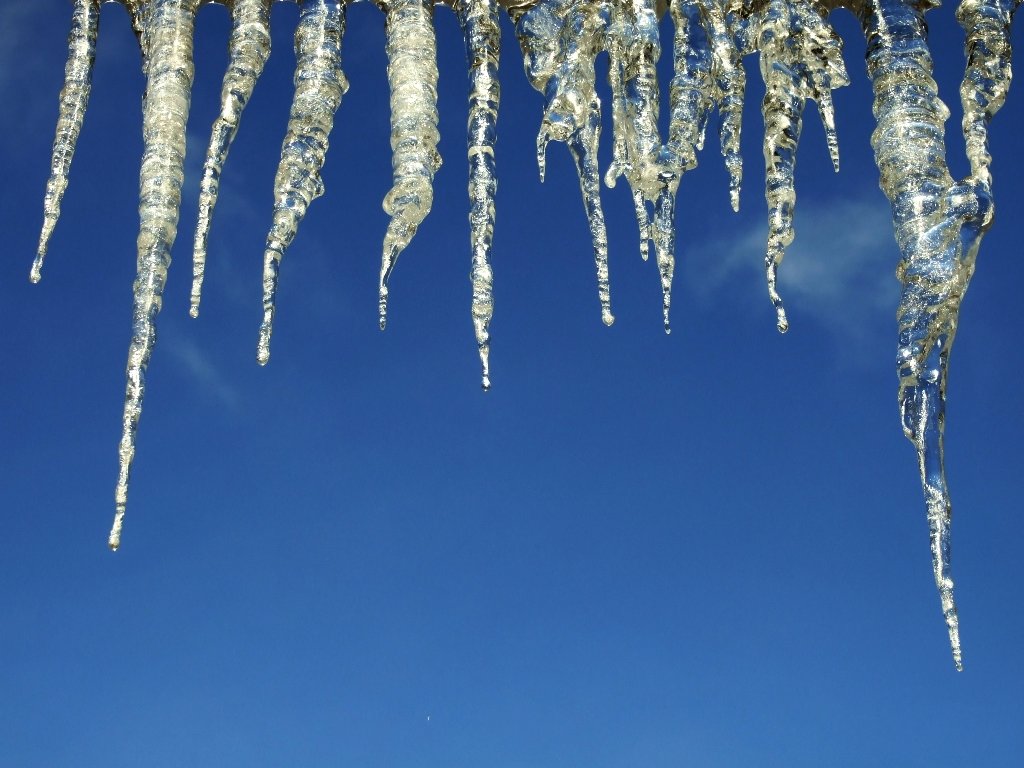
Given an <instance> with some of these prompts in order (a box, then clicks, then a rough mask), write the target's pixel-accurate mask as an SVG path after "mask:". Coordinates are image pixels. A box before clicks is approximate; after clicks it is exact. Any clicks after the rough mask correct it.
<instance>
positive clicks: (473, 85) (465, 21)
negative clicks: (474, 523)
mask: <svg viewBox="0 0 1024 768" xmlns="http://www.w3.org/2000/svg"><path fill="white" fill-rule="evenodd" d="M456 11H457V12H458V15H459V21H460V23H461V24H462V29H463V33H464V35H465V38H466V53H467V55H468V57H469V65H470V93H469V152H468V157H469V199H470V212H469V223H470V242H471V246H472V252H473V266H472V273H471V279H472V283H473V307H472V315H473V330H474V332H475V333H476V344H477V349H478V350H479V352H480V364H481V366H482V368H483V388H484V389H485V390H486V389H490V388H491V378H490V361H489V359H490V333H489V330H488V329H489V326H490V322H491V317H492V315H493V314H494V297H493V291H492V289H493V281H494V276H493V274H492V271H491V264H490V253H491V241H492V240H493V237H494V212H495V207H494V194H495V191H496V189H497V185H498V181H497V177H496V176H495V172H494V142H495V140H496V138H497V119H498V102H499V100H500V97H501V86H500V84H499V83H498V54H499V52H500V50H501V27H500V26H499V17H498V4H497V0H459V2H458V5H457V6H456Z"/></svg>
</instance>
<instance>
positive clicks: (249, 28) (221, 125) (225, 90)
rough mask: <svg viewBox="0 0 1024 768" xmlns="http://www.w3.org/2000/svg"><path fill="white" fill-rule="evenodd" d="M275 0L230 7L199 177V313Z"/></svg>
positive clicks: (247, 0)
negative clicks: (219, 209) (224, 187)
mask: <svg viewBox="0 0 1024 768" xmlns="http://www.w3.org/2000/svg"><path fill="white" fill-rule="evenodd" d="M272 2H273V0H234V5H233V6H232V8H231V37H230V39H229V40H228V55H229V57H230V58H229V61H228V71H227V72H226V73H225V75H224V84H223V86H222V87H221V96H220V115H218V116H217V119H216V120H215V121H214V123H213V130H212V131H211V133H210V146H209V148H208V149H207V150H206V162H205V163H204V164H203V178H202V181H200V182H199V218H198V221H197V223H196V236H195V245H194V248H193V253H192V298H191V308H190V310H189V314H191V315H192V317H198V316H199V301H200V298H201V296H202V291H203V276H204V275H205V273H206V246H207V241H208V239H209V236H210V223H211V220H212V217H213V209H214V206H216V205H217V193H218V191H219V189H220V174H221V170H222V169H223V167H224V162H225V161H226V160H227V157H228V150H229V149H230V148H231V142H232V141H234V139H235V134H236V133H238V124H239V121H240V120H241V119H242V110H244V109H245V105H246V104H247V103H248V102H249V98H250V97H251V96H252V92H253V89H254V88H255V87H256V81H257V80H258V79H259V76H260V74H261V73H262V72H263V67H264V65H265V64H266V63H267V58H268V57H269V56H270V5H271V3H272Z"/></svg>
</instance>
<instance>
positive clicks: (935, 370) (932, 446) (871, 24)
mask: <svg viewBox="0 0 1024 768" xmlns="http://www.w3.org/2000/svg"><path fill="white" fill-rule="evenodd" d="M928 7H930V6H929V4H928V3H927V2H925V1H923V0H922V1H921V2H912V1H911V0H874V2H873V5H872V6H871V7H869V8H867V9H866V10H865V12H864V15H863V18H862V23H863V25H864V29H865V33H866V34H867V37H868V53H867V63H868V74H869V75H870V77H871V80H872V82H873V85H874V89H875V103H874V114H875V118H876V119H877V121H878V126H877V127H876V129H875V132H874V134H873V135H872V138H871V143H872V145H873V146H874V149H875V160H876V162H877V164H878V168H879V171H880V172H881V182H880V183H881V187H882V190H883V191H884V192H885V194H886V196H887V197H888V198H889V201H890V203H891V204H892V212H893V223H894V227H895V230H896V242H897V244H898V245H899V248H900V252H901V254H902V259H901V262H900V265H899V269H898V270H897V274H898V276H899V278H900V281H901V282H902V284H903V292H902V297H901V299H900V306H899V310H898V313H897V317H898V320H899V347H898V355H897V368H898V372H899V378H900V387H899V403H900V411H901V414H902V419H903V430H904V432H905V434H906V435H907V437H908V438H909V439H910V440H911V442H912V443H913V444H914V447H915V449H916V450H917V460H918V469H919V470H920V473H921V483H922V486H923V488H924V495H925V502H926V506H927V511H928V525H929V533H930V539H931V553H932V566H933V570H934V575H935V583H936V586H937V587H938V589H939V596H940V598H941V603H942V612H943V615H944V617H945V620H946V626H947V629H948V631H949V640H950V645H951V647H952V650H953V661H954V663H955V664H956V667H957V669H962V662H961V650H960V635H959V624H958V620H957V610H956V603H955V601H954V599H953V579H952V576H951V573H950V520H951V510H952V508H951V505H950V499H949V492H948V489H947V487H946V477H945V468H944V461H943V438H942V432H943V427H944V423H945V407H946V381H947V377H948V372H949V353H950V349H951V347H952V345H953V338H954V336H955V334H956V328H957V316H958V313H959V309H960V302H961V300H962V299H963V295H964V291H966V290H967V285H968V282H969V281H970V278H971V274H972V272H973V270H974V261H975V257H976V255H977V251H978V247H979V245H980V243H981V237H982V235H983V234H984V232H985V230H986V229H987V228H988V226H989V225H990V223H991V221H992V200H991V197H990V195H989V192H988V185H987V184H985V183H984V182H980V181H978V180H976V179H968V180H967V182H963V183H954V182H953V180H952V178H951V177H950V175H949V170H948V169H947V167H946V162H945V144H944V137H943V124H944V123H945V121H946V119H947V118H948V116H949V110H948V109H946V105H945V104H943V103H942V101H941V100H940V99H939V96H938V89H937V86H936V84H935V81H934V79H933V78H932V58H931V54H930V52H929V50H928V44H927V41H926V29H927V28H926V26H925V23H924V11H925V10H927V8H928Z"/></svg>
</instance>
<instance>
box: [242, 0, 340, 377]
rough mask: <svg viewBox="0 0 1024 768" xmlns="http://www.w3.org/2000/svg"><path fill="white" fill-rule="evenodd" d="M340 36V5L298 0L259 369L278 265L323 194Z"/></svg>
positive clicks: (265, 353)
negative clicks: (292, 83)
mask: <svg viewBox="0 0 1024 768" xmlns="http://www.w3.org/2000/svg"><path fill="white" fill-rule="evenodd" d="M344 34H345V6H344V4H343V3H340V2H338V0H303V3H302V9H301V12H300V17H299V26H298V27H297V28H296V30H295V95H294V97H293V99H292V107H291V113H290V115H289V117H288V128H287V131H286V133H285V137H284V143H283V144H282V146H281V162H280V164H279V165H278V167H277V175H276V176H275V178H274V219H273V223H272V225H271V227H270V232H268V233H267V247H266V250H265V251H264V254H263V323H262V324H261V325H260V338H259V345H258V347H257V350H256V359H257V361H258V362H259V364H260V365H266V363H267V362H268V361H269V360H270V335H271V333H272V331H273V327H274V313H275V309H276V298H277V280H278V273H279V271H280V268H281V259H282V258H283V257H284V252H285V251H286V250H287V249H288V246H289V245H291V242H292V240H294V239H295V234H296V232H297V231H298V228H299V223H300V222H301V221H302V219H303V217H304V216H305V215H306V211H307V209H308V208H309V205H310V203H312V202H313V201H314V200H315V199H316V198H318V197H320V196H321V195H322V194H323V193H324V183H323V179H321V178H320V170H321V169H322V168H323V165H324V159H325V158H326V156H327V148H328V137H329V136H330V133H331V129H332V128H333V127H334V113H335V112H337V110H338V107H339V106H340V105H341V98H342V96H344V94H345V92H346V91H348V81H347V80H346V79H345V74H344V73H343V72H342V71H341V41H342V37H343V36H344Z"/></svg>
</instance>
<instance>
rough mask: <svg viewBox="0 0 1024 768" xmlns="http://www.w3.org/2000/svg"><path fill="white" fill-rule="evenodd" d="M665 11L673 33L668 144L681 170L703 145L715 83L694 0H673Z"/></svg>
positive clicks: (694, 160)
mask: <svg viewBox="0 0 1024 768" xmlns="http://www.w3.org/2000/svg"><path fill="white" fill-rule="evenodd" d="M669 11H670V12H671V14H672V24H673V26H674V27H675V35H674V42H673V55H674V70H673V76H672V83H671V85H670V87H669V105H670V109H671V118H670V122H669V129H668V136H669V138H668V148H669V150H670V151H671V152H672V154H673V155H674V156H675V162H676V164H677V167H678V169H679V172H680V173H682V172H684V171H689V170H691V169H693V168H696V167H697V152H698V151H699V150H701V149H703V148H704V131H705V128H706V126H707V121H708V114H709V113H710V112H711V109H712V108H713V107H714V105H715V102H716V99H717V90H716V89H717V86H716V84H715V82H714V81H713V80H712V78H711V66H712V54H711V48H710V47H709V44H708V39H707V36H706V35H705V34H704V27H703V26H702V23H701V11H700V7H699V5H698V3H697V2H683V1H682V0H675V2H673V3H672V4H671V5H670V6H669Z"/></svg>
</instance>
